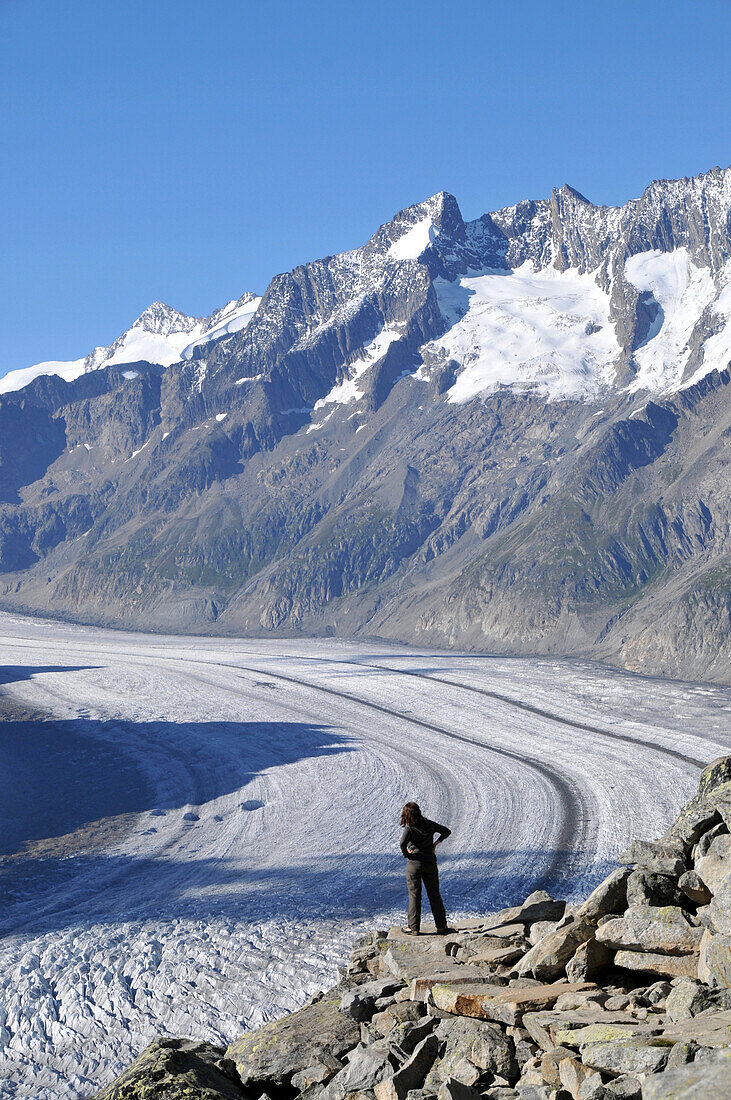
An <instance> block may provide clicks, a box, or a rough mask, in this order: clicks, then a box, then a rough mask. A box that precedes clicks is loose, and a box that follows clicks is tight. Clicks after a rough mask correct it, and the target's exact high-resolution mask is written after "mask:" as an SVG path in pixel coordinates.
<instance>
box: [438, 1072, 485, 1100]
mask: <svg viewBox="0 0 731 1100" xmlns="http://www.w3.org/2000/svg"><path fill="white" fill-rule="evenodd" d="M479 1096H480V1093H479V1092H478V1091H477V1089H473V1088H471V1087H470V1086H469V1085H464V1084H463V1083H462V1082H461V1081H457V1080H456V1078H454V1077H449V1078H448V1079H447V1080H446V1081H445V1082H444V1084H443V1085H441V1086H440V1088H439V1092H438V1093H437V1097H438V1100H479Z"/></svg>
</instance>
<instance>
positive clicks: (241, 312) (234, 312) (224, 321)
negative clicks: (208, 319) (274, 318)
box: [181, 297, 261, 359]
mask: <svg viewBox="0 0 731 1100" xmlns="http://www.w3.org/2000/svg"><path fill="white" fill-rule="evenodd" d="M260 302H261V297H258V298H249V299H248V300H245V301H243V302H242V301H239V300H236V301H233V302H229V303H228V305H226V306H224V307H223V311H222V312H220V313H219V314H218V315H215V314H214V316H217V320H216V323H215V324H213V325H212V326H211V327H210V328H207V329H204V330H203V332H202V333H201V334H200V336H197V337H196V339H195V340H192V341H191V342H190V343H189V344H188V345H187V346H186V347H184V348H183V349H182V352H181V358H182V359H192V358H193V352H194V350H195V349H196V348H197V347H199V346H200V345H201V344H208V343H210V341H211V340H220V339H221V338H222V337H223V336H230V335H231V334H232V333H234V332H241V331H242V329H245V328H246V326H247V325H248V324H249V321H250V320H251V318H252V317H253V316H254V314H255V313H256V311H257V309H258V308H259V303H260Z"/></svg>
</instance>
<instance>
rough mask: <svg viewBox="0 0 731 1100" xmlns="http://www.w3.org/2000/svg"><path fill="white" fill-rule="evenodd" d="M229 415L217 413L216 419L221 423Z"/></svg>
mask: <svg viewBox="0 0 731 1100" xmlns="http://www.w3.org/2000/svg"><path fill="white" fill-rule="evenodd" d="M227 416H228V413H216V420H217V421H218V422H219V424H220V422H221V421H222V420H225V419H226V417H227Z"/></svg>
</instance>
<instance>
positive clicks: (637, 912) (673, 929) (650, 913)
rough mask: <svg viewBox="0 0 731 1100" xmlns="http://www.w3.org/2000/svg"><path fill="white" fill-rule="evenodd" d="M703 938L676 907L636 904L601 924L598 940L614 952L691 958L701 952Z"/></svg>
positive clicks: (700, 932) (597, 933)
mask: <svg viewBox="0 0 731 1100" xmlns="http://www.w3.org/2000/svg"><path fill="white" fill-rule="evenodd" d="M702 935H703V932H702V930H701V929H700V928H695V927H693V926H692V925H691V924H690V922H689V920H688V918H687V916H686V914H685V913H684V912H683V910H682V909H680V908H678V907H677V906H670V905H669V906H662V907H658V906H650V905H637V906H632V907H630V908H629V909H628V910H627V911H626V913H625V914H624V916H622V917H615V918H614V919H613V920H609V921H607V922H606V923H604V924H602V925H601V926H600V927H599V928H598V929H597V932H596V939H597V941H598V942H599V943H603V944H605V945H606V946H607V947H611V948H613V949H614V950H630V951H650V952H660V953H662V954H667V955H690V954H692V953H693V952H697V951H698V950H699V949H700V944H701V937H702Z"/></svg>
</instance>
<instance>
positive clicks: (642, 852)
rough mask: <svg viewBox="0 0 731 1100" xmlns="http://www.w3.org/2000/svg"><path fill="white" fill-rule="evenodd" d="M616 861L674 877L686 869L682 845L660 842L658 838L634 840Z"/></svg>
mask: <svg viewBox="0 0 731 1100" xmlns="http://www.w3.org/2000/svg"><path fill="white" fill-rule="evenodd" d="M617 862H618V863H624V864H627V865H629V866H631V867H635V868H643V869H644V870H646V871H654V872H656V873H657V874H659V875H672V876H673V877H675V878H677V877H678V876H679V875H682V873H683V871H685V870H686V866H685V855H684V852H683V849H682V847H681V846H680V845H675V844H662V843H661V842H660V841H658V840H634V841H633V842H632V844H630V846H629V848H628V849H627V851H626V852H622V854H621V855H620V856H619V857H618V859H617Z"/></svg>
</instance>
